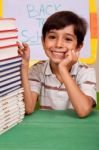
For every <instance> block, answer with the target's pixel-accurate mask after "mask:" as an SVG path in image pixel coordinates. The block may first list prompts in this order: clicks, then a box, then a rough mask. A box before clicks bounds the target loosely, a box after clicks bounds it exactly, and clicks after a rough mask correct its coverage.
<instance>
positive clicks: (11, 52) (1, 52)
mask: <svg viewBox="0 0 99 150" xmlns="http://www.w3.org/2000/svg"><path fill="white" fill-rule="evenodd" d="M13 44H15V45H9V46H5V47H0V60H3V59H7V58H11V57H16V56H18V46H17V45H16V39H14V41H13Z"/></svg>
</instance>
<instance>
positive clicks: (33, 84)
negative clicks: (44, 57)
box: [29, 65, 41, 94]
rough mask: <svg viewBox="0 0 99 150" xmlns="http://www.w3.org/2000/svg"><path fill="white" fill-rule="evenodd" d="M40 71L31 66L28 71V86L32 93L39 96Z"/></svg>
mask: <svg viewBox="0 0 99 150" xmlns="http://www.w3.org/2000/svg"><path fill="white" fill-rule="evenodd" d="M39 72H40V69H39V67H38V66H37V65H34V66H32V67H31V68H30V69H29V85H30V89H31V91H33V92H36V93H38V94H40V89H41V82H40V73H39Z"/></svg>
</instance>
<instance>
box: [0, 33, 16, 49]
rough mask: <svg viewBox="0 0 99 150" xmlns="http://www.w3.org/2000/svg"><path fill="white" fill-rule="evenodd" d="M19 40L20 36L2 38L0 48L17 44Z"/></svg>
mask: <svg viewBox="0 0 99 150" xmlns="http://www.w3.org/2000/svg"><path fill="white" fill-rule="evenodd" d="M17 41H18V36H16V37H9V38H3V39H0V49H2V48H4V47H6V46H11V45H16V43H17Z"/></svg>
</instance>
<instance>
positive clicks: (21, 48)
mask: <svg viewBox="0 0 99 150" xmlns="http://www.w3.org/2000/svg"><path fill="white" fill-rule="evenodd" d="M17 44H18V54H19V55H20V56H21V57H22V61H23V64H26V63H27V64H28V63H29V60H30V48H29V46H28V44H27V43H22V45H21V44H20V43H19V42H17Z"/></svg>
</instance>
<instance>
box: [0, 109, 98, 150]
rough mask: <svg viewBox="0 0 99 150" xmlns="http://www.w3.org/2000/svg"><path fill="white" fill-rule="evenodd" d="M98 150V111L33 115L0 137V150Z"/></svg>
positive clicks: (42, 112)
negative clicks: (82, 115) (86, 114)
mask: <svg viewBox="0 0 99 150" xmlns="http://www.w3.org/2000/svg"><path fill="white" fill-rule="evenodd" d="M68 149H69V150H99V110H95V111H93V112H92V113H91V115H90V116H89V117H87V118H84V119H80V118H78V117H77V116H76V114H75V113H74V112H73V111H71V110H68V111H40V110H37V111H35V112H34V113H33V114H32V115H30V116H26V117H25V118H24V120H23V122H21V123H20V124H18V125H16V126H15V127H13V128H12V129H10V130H9V131H7V132H5V133H4V134H2V135H1V136H0V150H68Z"/></svg>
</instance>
